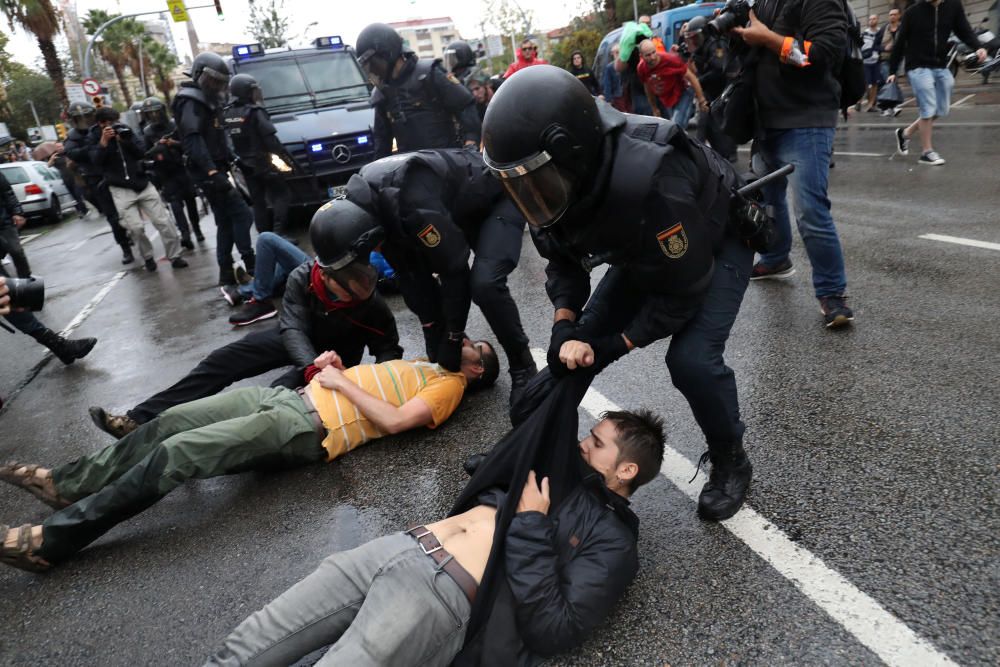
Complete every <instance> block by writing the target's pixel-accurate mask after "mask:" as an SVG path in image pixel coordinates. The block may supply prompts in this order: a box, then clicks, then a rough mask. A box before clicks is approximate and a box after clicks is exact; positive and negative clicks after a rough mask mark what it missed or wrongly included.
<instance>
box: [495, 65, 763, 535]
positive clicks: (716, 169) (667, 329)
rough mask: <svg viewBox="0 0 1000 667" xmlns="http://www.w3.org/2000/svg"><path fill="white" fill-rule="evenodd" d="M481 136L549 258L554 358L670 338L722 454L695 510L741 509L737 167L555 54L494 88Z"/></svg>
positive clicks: (670, 357)
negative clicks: (734, 337) (561, 65)
mask: <svg viewBox="0 0 1000 667" xmlns="http://www.w3.org/2000/svg"><path fill="white" fill-rule="evenodd" d="M483 142H484V159H485V162H486V164H487V166H488V167H489V168H490V169H491V170H492V171H493V173H494V175H496V176H497V177H498V178H499V179H500V181H501V183H503V185H504V186H505V187H506V189H507V191H508V192H509V194H510V195H511V197H512V198H513V199H514V201H515V202H516V203H517V205H518V207H519V208H520V209H521V211H522V212H523V213H524V215H525V217H526V218H527V220H528V223H529V225H531V228H532V235H533V238H534V240H535V243H536V245H537V247H538V249H539V251H540V252H541V254H542V255H543V256H544V257H546V258H547V259H548V266H547V268H546V275H547V277H548V279H547V281H546V284H545V287H546V291H547V292H548V295H549V299H550V300H551V301H552V304H553V306H555V317H554V321H555V323H554V325H553V327H552V338H551V342H550V345H549V352H548V363H549V368H550V369H551V371H552V372H553V373H554V374H557V375H558V374H560V373H567V372H572V370H573V369H575V368H577V367H580V366H592V365H596V366H598V367H605V366H607V365H608V364H610V363H612V362H614V361H615V360H617V359H618V358H620V357H622V356H624V355H625V354H627V353H628V352H629V351H630V350H632V349H634V348H636V347H645V346H647V345H649V344H650V343H653V342H654V341H657V340H660V339H662V338H667V337H670V338H671V341H670V348H669V351H668V352H667V357H666V361H667V368H668V369H669V371H670V376H671V380H672V381H673V384H674V386H675V387H677V388H678V389H679V390H680V392H681V393H682V394H683V395H684V397H685V398H686V399H687V401H688V403H689V404H690V406H691V410H692V412H693V413H694V416H695V419H696V420H697V421H698V424H699V426H700V427H701V429H702V432H703V433H704V434H705V439H706V441H707V444H708V452H706V454H705V455H703V457H702V460H703V461H704V460H705V459H706V458H708V459H710V460H711V462H712V472H711V475H710V478H709V481H708V483H707V484H706V485H705V487H704V488H703V489H702V491H701V495H700V497H699V499H698V512H699V514H700V515H701V516H702V517H704V518H706V519H713V520H721V519H726V518H728V517H730V516H732V515H733V514H735V513H736V512H737V511H738V510H739V508H740V506H741V505H742V504H743V499H744V496H745V494H746V491H747V488H748V486H749V484H750V479H751V474H752V468H751V465H750V461H749V459H748V458H747V455H746V452H745V451H744V449H743V432H744V425H743V422H742V421H741V420H740V411H739V403H738V400H737V395H736V382H735V378H734V374H733V371H732V370H731V369H730V368H728V367H727V366H726V364H725V362H724V360H723V357H722V353H723V350H724V348H725V344H726V340H727V338H728V337H729V331H730V329H731V328H732V325H733V322H734V321H735V319H736V314H737V312H738V311H739V307H740V303H741V302H742V300H743V293H744V291H745V290H746V287H747V283H748V280H749V275H750V267H751V265H752V262H753V254H754V253H753V250H752V249H751V248H750V247H749V246H748V243H747V241H746V240H745V239H744V238H741V234H740V231H739V230H738V229H737V227H738V225H737V224H734V223H735V221H733V220H731V217H733V218H735V217H737V216H732V215H731V211H733V210H734V203H735V204H737V205H738V206H737V210H738V211H740V212H741V213H742V211H743V209H744V208H745V205H746V202H744V201H743V200H742V199H741V198H738V197H734V195H733V190H734V189H735V188H737V187H739V186H741V185H742V183H741V181H740V179H739V177H738V176H737V175H736V173H735V172H734V171H733V168H732V166H731V165H730V164H729V162H727V161H726V160H725V159H723V158H722V157H721V156H719V155H718V154H717V153H715V152H714V151H712V150H710V149H708V148H706V147H704V146H703V145H701V144H700V143H698V142H696V141H693V140H691V139H688V138H687V136H686V135H685V134H684V133H683V132H682V131H681V130H679V129H678V128H677V126H676V125H674V124H673V123H672V122H670V121H667V120H663V119H659V118H652V117H648V116H633V115H629V114H623V113H621V112H619V111H617V110H615V109H614V108H612V107H611V106H610V105H608V104H606V103H604V102H603V101H596V100H595V99H594V98H593V97H592V96H591V95H590V93H589V92H588V91H587V89H586V88H585V87H584V85H583V84H582V83H580V82H579V81H578V80H577V79H576V77H574V76H573V75H572V74H570V73H569V72H566V71H564V70H562V69H558V68H556V67H551V66H546V65H539V66H537V67H529V68H526V69H524V70H523V71H520V72H518V73H516V74H515V75H514V76H512V77H511V78H510V79H509V80H507V81H506V82H505V83H504V85H503V87H502V88H501V89H500V90H499V91H497V94H496V95H495V96H494V97H493V100H492V102H491V103H490V107H489V108H488V109H487V110H486V118H485V120H484V121H483ZM754 211H757V209H756V208H754V207H751V211H750V212H751V213H752V212H754ZM748 217H753V216H748ZM601 263H608V264H610V268H609V269H608V271H607V273H606V274H605V276H604V277H603V278H602V279H601V281H600V283H599V284H598V286H597V288H596V289H595V290H594V293H593V294H592V295H591V293H590V275H589V270H590V269H591V268H592V267H593V266H595V265H597V264H601ZM588 298H589V300H588Z"/></svg>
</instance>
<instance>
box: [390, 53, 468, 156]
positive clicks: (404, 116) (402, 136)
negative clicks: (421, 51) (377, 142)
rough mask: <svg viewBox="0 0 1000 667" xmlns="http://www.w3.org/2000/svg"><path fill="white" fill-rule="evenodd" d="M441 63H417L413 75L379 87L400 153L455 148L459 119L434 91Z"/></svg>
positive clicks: (429, 61) (423, 61)
mask: <svg viewBox="0 0 1000 667" xmlns="http://www.w3.org/2000/svg"><path fill="white" fill-rule="evenodd" d="M437 63H438V61H437V60H417V62H416V64H415V65H414V66H413V69H412V71H411V72H410V75H409V76H408V77H406V78H405V79H404V80H402V81H400V82H392V83H390V84H388V85H385V86H382V87H381V88H379V89H378V90H379V92H381V97H382V99H381V101H380V102H379V104H380V106H381V109H382V111H384V112H385V114H386V117H387V118H388V119H389V123H390V125H392V133H393V136H394V137H395V138H396V146H397V148H398V150H399V151H400V152H403V151H414V150H418V149H421V148H454V147H457V146H458V145H459V144H458V133H457V131H456V129H455V119H454V118H453V117H452V115H451V113H449V112H448V110H447V109H445V108H444V106H443V104H442V102H441V100H440V99H439V98H438V96H437V93H436V92H435V91H434V86H433V81H432V78H431V72H432V70H433V68H434V66H435V65H436V64H437Z"/></svg>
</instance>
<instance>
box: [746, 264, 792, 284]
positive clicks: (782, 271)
mask: <svg viewBox="0 0 1000 667" xmlns="http://www.w3.org/2000/svg"><path fill="white" fill-rule="evenodd" d="M793 275H795V267H793V266H792V260H790V259H786V260H785V261H784V262H782V263H781V264H778V265H777V266H768V265H767V264H764V263H763V262H757V263H756V264H754V265H753V270H752V271H750V280H767V279H769V278H777V279H780V278H788V277H789V276H793Z"/></svg>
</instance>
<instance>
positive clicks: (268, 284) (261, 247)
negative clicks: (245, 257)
mask: <svg viewBox="0 0 1000 667" xmlns="http://www.w3.org/2000/svg"><path fill="white" fill-rule="evenodd" d="M308 261H309V255H307V254H305V253H304V252H302V251H301V250H299V249H298V248H297V247H296V246H295V244H293V243H290V242H288V241H286V240H285V239H283V238H281V237H280V236H278V235H277V234H275V233H274V232H261V234H260V236H258V237H257V268H256V270H255V271H254V274H253V282H252V283H250V284H249V285H241V286H240V288H239V289H240V294H242V295H243V296H244V297H248V296H252V297H253V298H254V299H256V300H257V301H263V300H264V299H270V298H271V297H272V296H273V295H274V290H275V287H277V286H278V285H280V284H281V283H283V282H284V281H285V280H287V279H288V274H290V273H291V272H292V270H293V269H294V268H295V267H297V266H298V265H299V264H301V263H302V262H308Z"/></svg>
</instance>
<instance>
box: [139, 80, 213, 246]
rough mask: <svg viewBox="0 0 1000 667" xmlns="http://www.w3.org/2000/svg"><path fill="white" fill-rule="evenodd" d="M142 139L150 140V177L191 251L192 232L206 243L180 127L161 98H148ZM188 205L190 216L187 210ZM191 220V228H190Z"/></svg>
mask: <svg viewBox="0 0 1000 667" xmlns="http://www.w3.org/2000/svg"><path fill="white" fill-rule="evenodd" d="M139 111H140V115H141V119H142V125H143V127H142V135H143V138H144V139H145V140H146V146H148V147H149V150H148V151H146V158H147V159H148V161H149V164H150V167H151V168H150V169H149V172H150V177H151V180H152V181H153V184H154V185H155V186H156V188H157V189H158V190H159V191H160V194H161V195H162V196H163V199H164V200H166V202H167V203H168V204H169V205H170V210H171V211H172V212H173V214H174V222H175V223H176V224H177V230H178V231H179V232H180V233H181V245H182V246H184V247H185V248H187V249H188V250H191V249H193V248H194V244H192V243H191V231H192V229H193V230H194V235H195V238H197V239H198V240H199V241H204V240H205V235H204V234H202V233H201V225H200V224H199V218H198V202H197V201H195V194H194V184H192V183H191V178H190V177H189V176H188V174H187V170H186V169H185V168H184V153H183V151H182V150H181V142H180V141H179V140H178V139H177V137H176V136H175V135H176V132H177V126H176V125H174V121H172V120H170V118H169V117H168V116H167V106H166V105H165V104H164V103H163V102H162V101H161V100H160V98H158V97H147V98H146V99H145V100H143V101H142V106H141V107H140V109H139ZM185 205H187V215H185V211H184V207H185ZM188 218H190V225H189V224H188Z"/></svg>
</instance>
